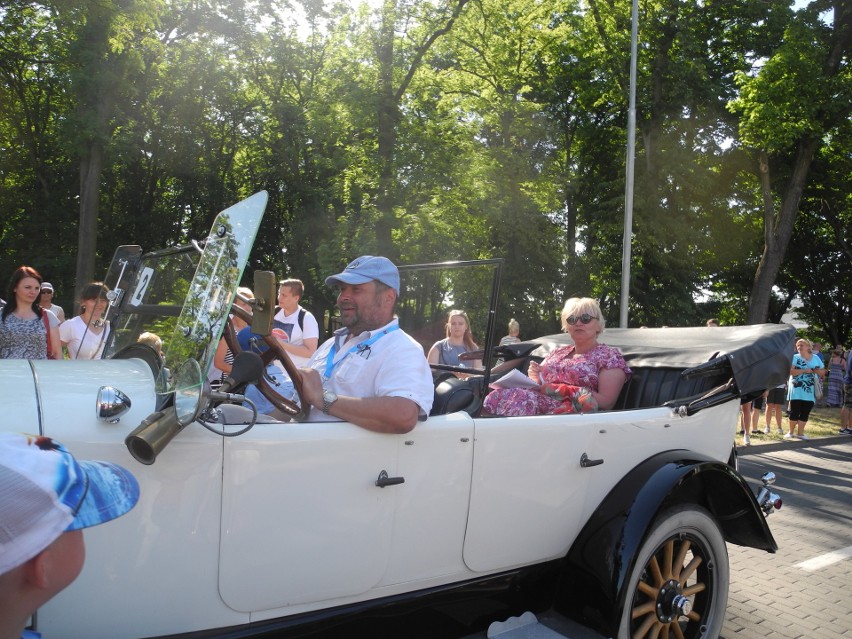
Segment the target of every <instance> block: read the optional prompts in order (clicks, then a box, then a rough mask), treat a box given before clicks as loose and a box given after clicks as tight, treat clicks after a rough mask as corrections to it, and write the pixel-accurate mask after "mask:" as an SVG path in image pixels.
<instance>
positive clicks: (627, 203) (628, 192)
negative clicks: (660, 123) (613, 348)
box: [620, 0, 639, 328]
mask: <svg viewBox="0 0 852 639" xmlns="http://www.w3.org/2000/svg"><path fill="white" fill-rule="evenodd" d="M631 22H632V26H631V29H630V104H629V108H628V111H627V176H626V178H627V179H626V185H625V187H624V241H623V252H622V256H621V323H620V326H621V328H627V306H628V302H629V299H630V248H631V242H632V239H633V173H634V165H635V164H636V56H637V41H638V39H639V0H633V11H632V16H631Z"/></svg>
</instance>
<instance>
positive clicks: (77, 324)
mask: <svg viewBox="0 0 852 639" xmlns="http://www.w3.org/2000/svg"><path fill="white" fill-rule="evenodd" d="M108 292H109V289H107V287H106V286H104V284H103V282H92V283H91V284H87V285H86V286H85V288H83V291H82V292H81V293H80V314H79V315H77V316H75V317H73V318H71V319H70V320H68V321H67V322H63V323H62V324H60V325H59V338H60V339H61V340H62V346H64V347H65V350H66V351H67V352H68V357H69V359H100V358H101V357H102V356H103V352H104V345H105V344H106V338H107V336H108V335H109V322H107V321H106V320H105V319H104V314H105V313H106V309H107V306H108V302H107V299H106V295H107V293H108Z"/></svg>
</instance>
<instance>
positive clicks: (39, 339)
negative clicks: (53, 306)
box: [0, 313, 53, 359]
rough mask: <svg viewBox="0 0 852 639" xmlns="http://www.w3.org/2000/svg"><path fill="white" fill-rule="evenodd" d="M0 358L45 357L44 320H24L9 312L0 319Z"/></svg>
mask: <svg viewBox="0 0 852 639" xmlns="http://www.w3.org/2000/svg"><path fill="white" fill-rule="evenodd" d="M51 324H53V322H52V321H51ZM0 359H47V330H46V329H45V326H44V320H43V319H42V318H40V317H36V318H35V319H29V320H24V319H21V318H19V317H18V316H17V315H15V314H14V313H9V314H8V315H7V316H6V320H5V321H0Z"/></svg>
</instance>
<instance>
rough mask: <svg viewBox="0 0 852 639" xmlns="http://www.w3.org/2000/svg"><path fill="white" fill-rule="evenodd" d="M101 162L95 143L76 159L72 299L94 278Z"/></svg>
mask: <svg viewBox="0 0 852 639" xmlns="http://www.w3.org/2000/svg"><path fill="white" fill-rule="evenodd" d="M103 161H104V151H103V146H102V145H101V144H100V143H98V142H89V144H88V145H87V146H86V153H85V155H84V156H83V157H82V158H81V159H80V223H79V229H78V233H77V273H76V284H75V287H74V299H75V300H78V299H80V293H81V292H82V290H83V287H85V286H86V284H88V283H89V282H91V281H93V280H94V273H95V256H96V253H97V239H98V214H99V211H100V196H101V169H102V167H103Z"/></svg>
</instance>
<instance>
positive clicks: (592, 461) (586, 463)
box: [580, 453, 603, 468]
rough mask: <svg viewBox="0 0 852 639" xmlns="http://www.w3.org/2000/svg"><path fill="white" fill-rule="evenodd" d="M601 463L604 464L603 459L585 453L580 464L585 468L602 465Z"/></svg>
mask: <svg viewBox="0 0 852 639" xmlns="http://www.w3.org/2000/svg"><path fill="white" fill-rule="evenodd" d="M601 464H603V459H589V456H588V455H587V454H586V453H583V456H582V457H580V466H581V467H583V468H591V467H592V466H600V465H601Z"/></svg>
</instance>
